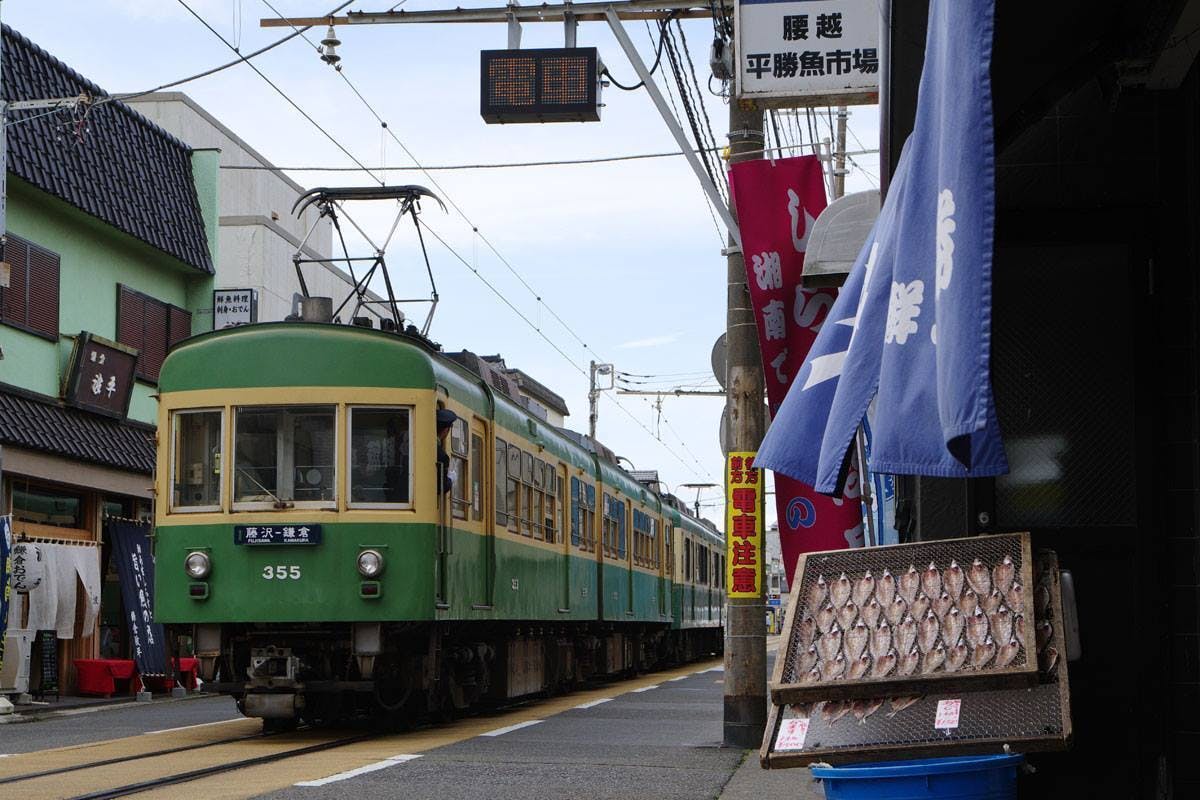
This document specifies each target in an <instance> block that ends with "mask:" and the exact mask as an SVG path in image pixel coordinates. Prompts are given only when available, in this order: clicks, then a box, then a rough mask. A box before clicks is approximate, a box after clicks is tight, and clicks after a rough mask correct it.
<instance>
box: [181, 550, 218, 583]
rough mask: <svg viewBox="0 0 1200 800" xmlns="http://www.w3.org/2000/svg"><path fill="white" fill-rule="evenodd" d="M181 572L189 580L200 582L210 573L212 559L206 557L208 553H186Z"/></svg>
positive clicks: (197, 551)
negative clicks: (182, 571)
mask: <svg viewBox="0 0 1200 800" xmlns="http://www.w3.org/2000/svg"><path fill="white" fill-rule="evenodd" d="M183 570H184V572H186V573H187V574H188V577H189V578H192V579H193V580H197V581H202V580H204V579H205V578H207V577H208V574H209V573H210V572H212V559H210V558H209V557H208V553H202V552H200V551H199V550H195V551H193V552H191V553H188V554H187V558H185V559H184V560H183Z"/></svg>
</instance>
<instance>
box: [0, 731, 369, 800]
mask: <svg viewBox="0 0 1200 800" xmlns="http://www.w3.org/2000/svg"><path fill="white" fill-rule="evenodd" d="M305 730H312V729H305ZM281 735H282V734H269V733H254V734H248V735H245V736H231V737H227V738H224V739H217V740H215V741H211V742H199V743H195V744H187V745H180V746H178V747H167V748H161V749H158V750H150V751H148V752H144V753H134V754H130V755H123V756H116V757H113V758H104V759H97V760H95V761H88V762H84V763H81V764H68V765H65V766H61V767H54V768H52V769H45V770H38V771H35V772H25V773H21V774H18V775H8V776H5V777H2V778H0V786H6V787H8V786H11V787H12V788H11V790H12V791H16V792H19V791H21V789H22V788H23V787H22V784H28V783H29V782H31V781H36V780H39V779H42V778H50V777H55V776H60V775H68V774H71V773H79V772H84V771H86V770H93V769H100V768H102V767H111V766H114V765H119V764H132V763H134V762H145V761H149V760H150V759H154V758H161V757H164V756H172V755H178V754H180V753H189V752H196V751H200V750H207V749H212V748H216V747H221V746H224V745H233V744H239V743H242V742H247V741H253V740H264V739H271V738H275V737H277V736H281ZM376 736H378V734H377V733H361V734H355V735H351V736H345V737H342V738H339V739H334V740H331V741H325V742H317V743H315V744H309V745H303V746H300V747H293V748H290V749H287V750H281V751H279V752H275V753H266V754H263V755H260V756H254V757H252V758H243V759H238V760H236V761H228V762H225V763H220V764H213V765H210V766H206V767H200V768H197V769H191V770H184V771H182V772H174V773H170V774H167V775H162V776H158V777H154V778H148V779H146V780H142V781H137V782H134V783H128V784H124V785H120V786H115V787H110V788H105V789H98V790H96V791H92V792H88V793H85V794H80V795H74V796H72V800H102V798H116V797H128V796H130V795H135V794H140V793H142V792H148V791H151V790H153V789H159V788H162V787H166V786H174V785H176V784H181V783H187V782H189V781H195V780H199V779H201V778H206V777H209V776H211V775H218V774H221V773H225V772H233V771H236V770H240V769H246V768H248V767H255V766H260V765H263V764H270V763H273V762H278V761H285V760H287V759H289V758H296V757H298V756H303V755H308V754H310V753H318V752H321V751H324V750H333V749H335V748H338V747H345V746H347V745H351V744H356V743H358V742H362V741H366V740H367V739H371V738H374V737H376ZM5 791H8V789H7V788H6V789H5V790H0V793H3V792H5Z"/></svg>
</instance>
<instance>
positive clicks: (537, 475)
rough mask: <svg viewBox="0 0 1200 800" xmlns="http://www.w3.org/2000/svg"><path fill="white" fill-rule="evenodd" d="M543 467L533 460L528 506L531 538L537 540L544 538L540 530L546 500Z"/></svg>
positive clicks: (539, 460) (537, 460) (544, 464)
mask: <svg viewBox="0 0 1200 800" xmlns="http://www.w3.org/2000/svg"><path fill="white" fill-rule="evenodd" d="M545 466H546V462H545V461H542V460H541V459H534V460H533V505H531V506H530V513H529V517H530V519H531V520H532V521H533V538H535V539H539V540H540V539H543V538H545V534H544V532H543V528H542V522H543V518H542V507H543V505H544V503H545V499H546V484H545V479H546V473H545V470H544V469H543V468H544V467H545Z"/></svg>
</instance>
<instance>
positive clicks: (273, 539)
mask: <svg viewBox="0 0 1200 800" xmlns="http://www.w3.org/2000/svg"><path fill="white" fill-rule="evenodd" d="M233 543H234V544H251V545H256V544H320V543H321V526H320V525H303V524H301V525H234V526H233Z"/></svg>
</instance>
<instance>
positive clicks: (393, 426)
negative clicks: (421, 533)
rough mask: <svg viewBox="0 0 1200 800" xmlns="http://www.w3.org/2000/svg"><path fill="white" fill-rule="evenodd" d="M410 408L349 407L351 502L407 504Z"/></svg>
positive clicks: (362, 504)
mask: <svg viewBox="0 0 1200 800" xmlns="http://www.w3.org/2000/svg"><path fill="white" fill-rule="evenodd" d="M409 455H410V448H409V410H408V409H407V408H380V407H357V408H351V409H350V505H351V506H352V507H355V508H372V507H377V506H394V505H407V504H408V503H411V502H412V494H411V480H410V459H409Z"/></svg>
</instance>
